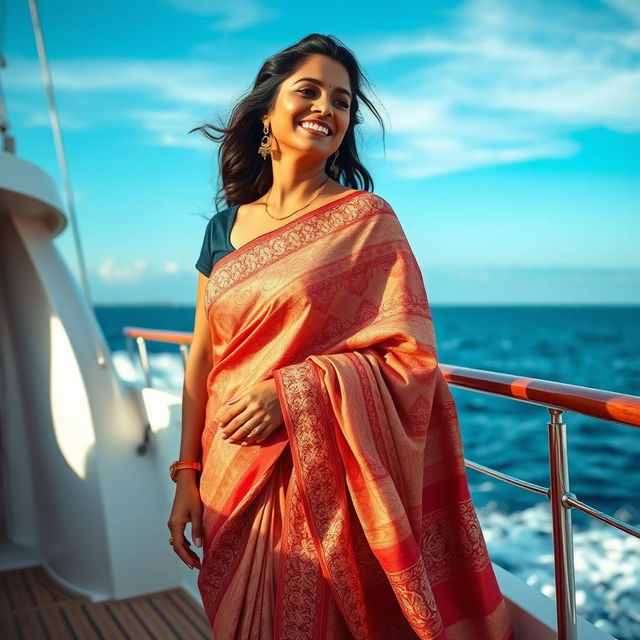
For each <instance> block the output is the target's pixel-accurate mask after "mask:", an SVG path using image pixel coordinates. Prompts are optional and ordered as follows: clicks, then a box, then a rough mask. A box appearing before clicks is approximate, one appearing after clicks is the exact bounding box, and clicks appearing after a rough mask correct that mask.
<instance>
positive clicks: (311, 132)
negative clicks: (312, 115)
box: [298, 124, 329, 138]
mask: <svg viewBox="0 0 640 640" xmlns="http://www.w3.org/2000/svg"><path fill="white" fill-rule="evenodd" d="M298 126H299V127H300V128H301V129H302V130H303V131H306V132H307V133H310V134H311V135H313V136H318V137H320V138H328V137H329V136H326V135H325V134H324V133H322V131H316V130H315V129H308V128H307V127H303V126H302V125H301V124H298Z"/></svg>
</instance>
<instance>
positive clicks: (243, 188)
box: [189, 33, 384, 208]
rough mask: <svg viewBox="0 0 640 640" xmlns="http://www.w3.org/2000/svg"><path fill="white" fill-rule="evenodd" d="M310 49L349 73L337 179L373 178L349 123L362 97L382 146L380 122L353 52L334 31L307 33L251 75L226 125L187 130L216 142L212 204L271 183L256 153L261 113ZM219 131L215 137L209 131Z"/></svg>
mask: <svg viewBox="0 0 640 640" xmlns="http://www.w3.org/2000/svg"><path fill="white" fill-rule="evenodd" d="M313 54H322V55H325V56H328V57H330V58H333V59H334V60H336V61H337V62H339V63H340V64H342V65H343V66H344V67H345V68H346V70H347V72H348V73H349V80H350V82H351V92H352V94H353V97H352V100H351V109H350V119H349V127H348V129H347V131H346V133H345V135H344V138H343V140H342V143H341V144H340V147H339V150H340V153H339V157H338V161H336V164H337V165H338V166H339V169H340V172H339V173H338V176H337V178H336V179H337V181H339V182H341V183H342V184H344V185H346V186H349V187H351V188H352V189H363V190H365V191H372V190H373V179H372V178H371V175H370V174H369V172H368V171H367V170H366V169H365V167H364V166H363V164H362V163H361V162H360V159H359V158H358V149H357V146H356V139H355V127H356V125H358V124H361V123H362V122H363V118H362V116H361V115H360V112H359V101H360V100H362V102H364V103H365V104H366V105H367V107H368V108H369V110H370V111H371V112H372V113H373V115H374V116H375V117H376V119H377V120H378V122H379V123H380V126H381V127H382V140H383V146H384V123H383V122H382V118H381V117H380V114H379V113H378V111H377V110H376V109H375V107H374V106H373V104H371V101H370V100H369V99H368V98H367V96H366V95H365V94H364V93H363V91H362V85H363V84H365V83H366V84H367V86H369V87H370V86H371V85H370V83H369V81H368V80H367V78H366V77H365V75H364V73H363V72H362V70H361V69H360V65H359V64H358V61H357V59H356V56H355V54H354V53H352V52H351V51H350V50H349V49H348V48H347V47H345V46H344V45H343V44H342V43H340V41H339V40H338V39H337V38H335V37H334V36H330V35H322V34H319V33H311V34H309V35H307V36H305V37H304V38H302V40H300V41H298V42H296V43H295V44H293V45H291V46H290V47H287V48H286V49H283V50H282V51H279V52H277V53H275V54H274V55H272V56H271V57H269V58H267V60H266V61H265V62H264V63H263V65H262V67H261V68H260V71H258V75H257V76H256V79H255V82H254V83H253V88H252V89H251V91H250V92H249V93H248V94H247V95H246V96H244V97H243V98H242V99H240V100H239V102H238V103H237V104H236V105H235V106H234V108H233V110H232V112H231V116H230V118H229V125H228V126H227V127H225V126H224V124H223V123H221V126H216V125H214V124H209V123H207V124H204V125H202V126H200V127H195V128H193V129H191V131H189V133H192V132H193V131H200V132H201V133H202V134H203V135H204V136H206V137H207V138H209V139H210V140H213V141H215V142H219V141H222V144H221V145H220V148H219V150H218V161H219V165H220V174H219V175H220V179H221V181H222V186H221V187H219V189H218V193H217V196H216V208H219V207H218V206H217V205H218V204H219V203H221V202H226V204H227V205H232V204H237V203H239V204H243V203H246V202H253V201H254V200H257V199H258V198H260V197H261V196H262V195H264V194H265V193H266V191H267V190H268V189H269V188H270V187H271V185H272V183H273V171H272V166H271V162H266V161H265V160H263V159H262V157H261V156H260V155H259V154H258V146H259V144H260V140H261V139H262V137H263V135H264V133H263V122H262V119H261V118H262V116H264V115H265V114H266V113H268V112H269V111H270V109H271V107H272V106H273V104H274V103H275V100H276V96H277V94H278V91H279V89H280V85H281V84H282V82H283V80H285V79H286V78H287V77H289V76H290V75H292V74H293V73H295V72H296V70H297V69H299V68H300V67H301V66H302V65H303V64H304V62H305V60H306V59H307V58H308V57H309V56H311V55H313ZM215 131H217V132H219V133H220V135H219V136H216V135H215V133H213V132H215ZM332 158H333V155H332V156H330V157H329V158H327V162H326V165H325V172H327V173H328V170H329V164H330V162H331V161H332Z"/></svg>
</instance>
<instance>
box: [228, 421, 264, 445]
mask: <svg viewBox="0 0 640 640" xmlns="http://www.w3.org/2000/svg"><path fill="white" fill-rule="evenodd" d="M263 420H264V416H260V415H257V416H253V417H252V418H249V419H248V420H247V421H246V422H245V423H244V424H243V425H242V426H240V427H239V428H238V429H236V432H235V433H234V434H233V436H232V437H230V438H229V442H239V441H240V440H245V441H246V436H248V435H249V434H250V433H251V432H252V431H253V430H254V429H255V428H256V427H259V425H260V424H262V422H263Z"/></svg>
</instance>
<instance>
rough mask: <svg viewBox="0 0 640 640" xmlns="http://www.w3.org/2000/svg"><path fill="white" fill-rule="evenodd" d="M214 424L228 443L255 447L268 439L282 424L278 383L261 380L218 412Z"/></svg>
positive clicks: (272, 380) (270, 380) (229, 401)
mask: <svg viewBox="0 0 640 640" xmlns="http://www.w3.org/2000/svg"><path fill="white" fill-rule="evenodd" d="M215 422H217V423H218V427H219V428H220V429H222V437H223V438H229V442H235V443H237V442H239V441H240V440H243V442H242V444H254V443H258V442H262V441H263V440H264V439H265V438H268V437H269V436H270V435H271V434H272V433H273V432H274V431H275V430H276V429H277V428H278V427H280V426H281V425H282V423H283V418H282V411H281V408H280V399H279V398H278V392H277V391H276V383H275V380H274V379H273V378H268V379H267V380H262V381H261V382H258V383H256V384H254V385H253V386H252V387H250V388H249V390H248V391H245V392H244V393H242V394H241V395H239V396H236V397H233V398H231V399H229V400H227V401H226V402H225V403H224V404H223V405H222V406H221V407H220V408H219V409H218V411H217V414H216V416H215V418H214V423H215Z"/></svg>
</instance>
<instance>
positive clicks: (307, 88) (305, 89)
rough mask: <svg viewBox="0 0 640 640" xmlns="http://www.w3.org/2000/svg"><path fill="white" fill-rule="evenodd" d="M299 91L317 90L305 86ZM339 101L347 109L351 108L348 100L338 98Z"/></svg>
mask: <svg viewBox="0 0 640 640" xmlns="http://www.w3.org/2000/svg"><path fill="white" fill-rule="evenodd" d="M298 91H300V92H303V91H310V92H311V93H315V90H314V89H311V88H309V87H305V88H303V89H298ZM305 95H307V94H305ZM338 102H340V103H341V104H342V106H343V107H344V108H345V109H348V108H349V105H348V104H347V102H346V101H345V100H338Z"/></svg>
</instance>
